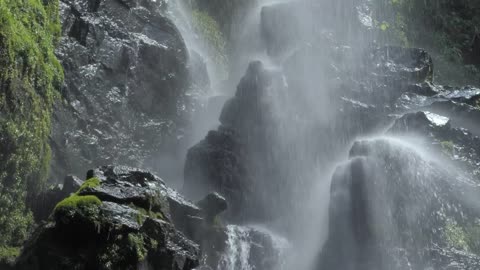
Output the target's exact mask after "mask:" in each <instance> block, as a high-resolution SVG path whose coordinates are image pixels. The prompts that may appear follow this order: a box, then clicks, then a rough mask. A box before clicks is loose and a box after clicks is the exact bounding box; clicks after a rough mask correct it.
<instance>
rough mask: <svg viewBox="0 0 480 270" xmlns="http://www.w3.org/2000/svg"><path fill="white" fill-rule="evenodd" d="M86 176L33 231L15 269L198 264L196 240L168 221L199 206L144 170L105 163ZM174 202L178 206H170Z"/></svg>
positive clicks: (178, 269)
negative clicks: (70, 194) (47, 218)
mask: <svg viewBox="0 0 480 270" xmlns="http://www.w3.org/2000/svg"><path fill="white" fill-rule="evenodd" d="M87 176H88V177H89V179H88V180H87V181H86V182H85V183H84V184H83V185H82V186H81V187H80V189H78V190H77V192H76V193H75V194H73V195H72V196H71V197H69V198H67V199H65V200H64V201H62V202H60V203H59V204H57V206H56V208H55V209H54V211H53V215H52V216H51V218H50V219H49V220H47V221H46V222H44V223H43V224H42V225H40V227H39V228H38V229H37V230H36V231H35V232H34V234H33V235H32V237H31V238H30V240H29V241H28V242H27V244H26V245H25V247H24V249H23V251H22V254H21V256H20V258H19V259H18V262H17V268H18V269H29V270H30V269H33V270H35V269H39V270H41V269H52V270H54V269H143V268H142V267H151V268H153V269H172V270H173V269H175V270H188V269H194V268H195V267H196V266H198V264H199V254H200V251H199V247H198V245H197V244H195V243H194V242H192V241H191V240H189V239H188V238H186V237H185V236H184V235H183V234H182V233H181V232H180V231H177V230H176V229H175V226H174V224H173V223H172V221H171V220H175V219H178V217H175V216H177V215H185V214H186V213H187V212H188V213H190V214H193V213H198V212H199V211H200V210H199V209H198V207H196V206H195V205H193V204H192V203H190V202H188V201H186V200H185V199H183V198H182V197H181V196H180V195H178V194H177V193H176V192H174V191H173V190H171V189H169V188H168V187H166V186H165V184H164V182H163V181H162V180H161V179H160V178H158V177H157V176H155V175H153V174H151V173H148V172H144V171H140V170H136V169H132V168H128V167H119V166H117V167H114V166H104V167H100V168H98V169H95V170H92V171H89V173H87ZM180 205H181V206H180ZM172 208H176V209H177V210H176V211H172V212H170V211H171V209H172ZM180 208H183V211H179V210H178V209H180ZM185 209H188V211H187V210H185ZM142 265H143V266H142Z"/></svg>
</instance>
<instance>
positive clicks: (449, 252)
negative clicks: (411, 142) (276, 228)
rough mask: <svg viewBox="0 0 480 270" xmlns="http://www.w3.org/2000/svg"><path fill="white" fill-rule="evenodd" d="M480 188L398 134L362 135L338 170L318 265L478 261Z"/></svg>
mask: <svg viewBox="0 0 480 270" xmlns="http://www.w3.org/2000/svg"><path fill="white" fill-rule="evenodd" d="M479 191H480V190H478V187H477V185H476V184H474V183H473V182H471V181H468V180H467V181H466V179H465V178H462V177H458V175H457V174H456V173H454V172H449V171H446V170H445V169H444V168H443V166H442V164H438V163H435V162H432V161H431V160H428V159H426V158H425V157H424V156H422V155H420V154H418V153H417V152H416V151H415V150H414V149H413V148H410V147H409V146H405V144H402V143H399V142H398V141H395V140H390V139H377V140H370V141H357V142H355V143H354V145H353V147H352V149H351V150H350V160H349V161H348V162H347V163H346V164H345V165H342V166H339V167H338V168H337V170H336V172H335V173H334V175H333V178H332V186H331V198H330V214H329V224H330V225H329V227H330V230H329V234H328V240H327V243H326V244H325V246H324V248H323V251H322V255H321V256H320V263H319V269H346V270H348V269H356V270H359V269H370V270H371V269H378V270H380V269H429V268H431V269H451V268H449V267H451V266H452V265H453V264H455V265H463V266H465V267H466V268H455V269H476V268H477V267H478V266H479V265H480V264H479V263H480V257H479V256H478V255H475V254H479V253H478V252H479V250H478V249H476V244H475V241H476V240H474V239H475V236H474V235H472V234H471V233H473V234H474V231H475V230H476V229H475V228H477V227H476V226H478V224H477V223H476V221H475V219H476V217H477V216H478V210H477V207H476V206H475V203H474V199H473V198H475V197H476V196H478V192H479ZM460 250H461V251H460Z"/></svg>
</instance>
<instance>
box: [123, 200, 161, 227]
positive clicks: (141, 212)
mask: <svg viewBox="0 0 480 270" xmlns="http://www.w3.org/2000/svg"><path fill="white" fill-rule="evenodd" d="M130 207H131V208H133V209H135V210H137V211H138V213H137V216H136V217H135V218H136V220H137V223H138V224H143V222H144V221H145V219H146V217H150V218H153V219H162V220H165V216H164V215H163V214H162V213H160V212H154V211H151V210H147V209H144V208H142V207H138V206H136V205H134V204H133V203H131V204H130Z"/></svg>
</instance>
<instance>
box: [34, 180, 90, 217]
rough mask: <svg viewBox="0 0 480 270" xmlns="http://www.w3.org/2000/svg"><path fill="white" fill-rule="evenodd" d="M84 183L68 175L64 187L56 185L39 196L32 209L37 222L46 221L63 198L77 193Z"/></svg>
mask: <svg viewBox="0 0 480 270" xmlns="http://www.w3.org/2000/svg"><path fill="white" fill-rule="evenodd" d="M82 184H83V181H82V180H80V179H79V178H78V177H76V176H74V175H68V176H66V177H65V179H64V181H63V185H54V186H53V187H50V188H49V189H47V190H46V191H44V192H42V193H40V194H39V195H38V198H37V201H36V203H35V204H34V205H33V207H32V212H33V216H34V218H35V221H37V222H40V221H44V220H46V219H47V218H48V217H49V215H50V213H51V212H52V210H53V208H55V205H56V204H57V203H58V202H59V201H61V200H62V199H63V198H65V197H68V196H70V194H72V193H74V192H76V191H77V190H78V189H79V188H80V186H81V185H82Z"/></svg>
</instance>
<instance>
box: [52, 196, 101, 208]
mask: <svg viewBox="0 0 480 270" xmlns="http://www.w3.org/2000/svg"><path fill="white" fill-rule="evenodd" d="M101 204H102V201H100V199H99V198H97V196H93V195H86V196H79V195H77V194H73V195H72V196H70V197H68V198H66V199H64V200H63V201H61V202H59V203H58V204H57V206H55V211H57V210H60V209H67V208H73V209H75V208H79V207H88V206H98V205H101Z"/></svg>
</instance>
